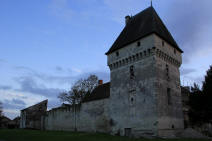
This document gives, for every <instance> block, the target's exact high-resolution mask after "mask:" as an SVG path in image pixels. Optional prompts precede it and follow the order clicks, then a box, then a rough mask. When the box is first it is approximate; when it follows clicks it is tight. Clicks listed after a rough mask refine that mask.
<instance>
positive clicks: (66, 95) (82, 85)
mask: <svg viewBox="0 0 212 141" xmlns="http://www.w3.org/2000/svg"><path fill="white" fill-rule="evenodd" d="M97 85H98V77H97V76H96V75H90V76H89V77H88V78H87V79H79V80H78V81H76V82H75V83H74V85H73V86H72V87H71V90H69V91H65V92H62V93H60V94H59V96H58V98H59V99H60V100H61V101H63V102H68V103H70V104H80V103H81V102H82V99H83V98H84V96H85V95H89V94H91V92H92V91H93V90H94V88H95V87H96V86H97Z"/></svg>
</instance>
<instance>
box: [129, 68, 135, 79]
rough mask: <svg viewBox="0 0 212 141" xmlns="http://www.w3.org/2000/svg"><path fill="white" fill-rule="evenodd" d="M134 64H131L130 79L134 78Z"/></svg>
mask: <svg viewBox="0 0 212 141" xmlns="http://www.w3.org/2000/svg"><path fill="white" fill-rule="evenodd" d="M134 77H135V75H134V66H130V79H134Z"/></svg>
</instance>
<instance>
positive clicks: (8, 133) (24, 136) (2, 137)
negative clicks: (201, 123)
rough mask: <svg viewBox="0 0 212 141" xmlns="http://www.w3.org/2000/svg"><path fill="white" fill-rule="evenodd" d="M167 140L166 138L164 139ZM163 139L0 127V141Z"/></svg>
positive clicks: (184, 140)
mask: <svg viewBox="0 0 212 141" xmlns="http://www.w3.org/2000/svg"><path fill="white" fill-rule="evenodd" d="M166 140H168V139H166ZM166 140H164V139H151V140H148V139H130V138H127V137H119V136H111V135H107V134H100V133H96V134H94V133H93V134H92V133H80V132H64V131H37V130H7V129H3V130H2V129H0V141H166ZM169 140H170V141H206V140H200V139H198V140H194V139H172V140H171V139H169Z"/></svg>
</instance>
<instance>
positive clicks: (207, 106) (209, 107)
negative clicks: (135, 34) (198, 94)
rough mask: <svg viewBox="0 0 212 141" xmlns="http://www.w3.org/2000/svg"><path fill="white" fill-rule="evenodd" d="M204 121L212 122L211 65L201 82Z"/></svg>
mask: <svg viewBox="0 0 212 141" xmlns="http://www.w3.org/2000/svg"><path fill="white" fill-rule="evenodd" d="M202 91H203V94H204V111H205V121H207V122H212V102H211V101H212V65H211V66H210V68H209V69H208V70H207V72H206V75H205V80H204V81H203V86H202Z"/></svg>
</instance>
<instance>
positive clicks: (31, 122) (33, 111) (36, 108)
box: [20, 100, 48, 129]
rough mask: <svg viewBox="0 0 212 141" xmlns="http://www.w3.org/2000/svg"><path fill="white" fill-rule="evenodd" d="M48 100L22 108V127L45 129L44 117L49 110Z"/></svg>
mask: <svg viewBox="0 0 212 141" xmlns="http://www.w3.org/2000/svg"><path fill="white" fill-rule="evenodd" d="M47 102H48V101H47V100H44V101H42V102H40V103H38V104H35V105H33V106H30V107H28V108H26V109H23V110H21V115H20V118H21V119H20V128H28V129H44V123H43V122H44V120H43V117H44V116H45V114H46V111H47Z"/></svg>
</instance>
